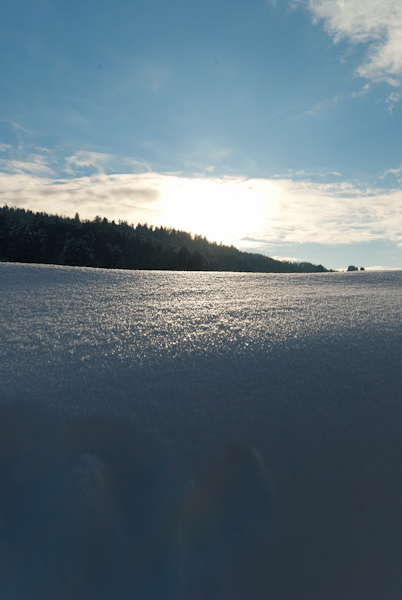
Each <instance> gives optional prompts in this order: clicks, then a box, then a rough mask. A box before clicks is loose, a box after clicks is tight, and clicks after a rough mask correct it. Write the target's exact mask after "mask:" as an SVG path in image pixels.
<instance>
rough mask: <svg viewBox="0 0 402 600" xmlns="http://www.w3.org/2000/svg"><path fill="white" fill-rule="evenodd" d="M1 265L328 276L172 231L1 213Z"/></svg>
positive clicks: (299, 264)
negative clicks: (5, 263)
mask: <svg viewBox="0 0 402 600" xmlns="http://www.w3.org/2000/svg"><path fill="white" fill-rule="evenodd" d="M0 261H2V262H4V261H8V262H24V263H42V264H55V265H70V266H80V267H100V268H106V269H149V270H172V271H244V272H254V273H317V272H328V269H326V268H325V267H323V266H322V265H313V264H312V263H309V262H289V261H279V260H275V259H273V258H270V257H268V256H264V255H262V254H254V253H250V252H242V251H240V250H238V249H237V248H235V247H234V246H225V245H223V244H217V243H216V242H209V241H208V240H207V239H206V237H205V236H204V237H203V236H201V235H194V236H192V235H191V234H190V233H187V232H185V231H180V230H177V229H173V228H170V227H153V226H150V225H147V224H144V225H141V224H138V225H129V224H128V223H127V222H126V221H118V222H117V223H116V222H115V221H108V219H106V218H103V219H102V218H101V217H99V216H97V217H95V218H94V219H93V220H92V221H90V220H81V219H80V217H79V215H78V213H77V214H76V215H75V217H74V218H70V217H63V216H59V215H49V214H47V213H44V212H36V213H35V212H32V211H30V210H25V209H23V208H13V207H8V206H7V205H5V206H3V207H2V208H0Z"/></svg>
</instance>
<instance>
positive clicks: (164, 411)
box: [0, 263, 402, 600]
mask: <svg viewBox="0 0 402 600" xmlns="http://www.w3.org/2000/svg"><path fill="white" fill-rule="evenodd" d="M401 287H402V273H401V272H367V271H366V272H358V273H328V274H308V275H307V274H304V275H274V274H261V275H260V274H245V273H203V272H200V273H196V272H193V273H179V272H149V271H143V272H141V271H136V272H130V271H110V270H102V269H97V270H95V269H86V268H74V267H58V266H44V265H23V264H10V263H2V264H0V321H1V323H0V326H1V329H0V331H1V333H0V360H1V373H0V386H1V388H0V389H1V399H2V407H0V408H1V410H2V413H1V415H0V416H1V422H2V432H3V433H2V436H1V439H2V440H3V441H2V447H1V458H0V461H1V462H0V465H1V475H0V476H1V478H2V481H3V483H4V482H5V484H6V486H5V487H6V488H7V489H11V488H12V489H13V492H12V493H13V494H14V496H12V497H11V496H10V497H8V496H7V494H6V495H5V499H3V503H2V508H1V510H2V514H3V520H2V523H3V525H2V529H1V531H2V534H1V536H2V537H1V539H0V554H1V556H2V558H3V565H5V566H4V567H3V570H0V597H2V598H3V597H4V598H13V599H14V598H17V600H20V599H21V600H22V599H25V598H27V599H31V598H35V599H36V598H41V599H42V598H56V597H57V598H60V599H61V598H64V597H65V598H66V599H67V598H69V599H70V598H82V599H87V598H88V599H89V598H91V599H92V598H94V599H95V598H96V599H98V598H105V599H106V598H107V599H109V598H110V599H114V598H117V597H118V598H119V599H123V598H126V597H127V598H132V597H136V596H137V597H140V598H141V599H144V600H148V598H149V599H151V598H152V599H153V598H166V599H169V600H170V598H172V599H176V598H177V599H178V600H179V599H180V600H181V599H182V598H192V599H195V598H205V597H208V598H211V599H214V598H219V599H220V598H225V599H226V598H229V599H230V600H231V599H232V598H239V599H242V598H250V599H253V598H261V597H263V598H271V597H272V598H273V599H275V600H281V599H282V598H283V599H284V600H285V599H286V600H293V599H294V600H300V599H301V598H308V599H309V600H314V599H317V600H327V599H328V600H338V599H339V600H341V599H342V600H343V599H345V598H351V599H352V600H355V599H356V600H357V599H358V598H361V597H364V598H365V600H371V599H373V600H380V599H381V600H394V599H395V600H399V599H400V597H401V595H402V574H401V569H400V563H401V559H402V541H401V540H402V523H401V518H400V515H401V511H400V506H401V501H402V477H401V475H402V467H401V464H402V461H401V460H400V456H402V453H401V450H402V442H401V440H402V435H401V433H402V431H401V420H400V419H401V383H402V382H401V373H402V369H401V367H402V364H401V363H402V352H401V329H402V326H401V298H402V296H401ZM4 440H6V441H4ZM74 440H75V441H74ZM77 440H78V441H77ZM32 473H33V474H32ZM244 489H247V490H248V493H247V494H245V493H244ZM10 493H11V492H10ZM7 498H8V500H7ZM12 498H14V500H13V499H12ZM222 498H223V500H222ZM230 498H231V499H232V500H229V499H230ZM128 501H129V502H130V503H131V504H130V505H131V508H128V505H127V502H128ZM13 503H14V504H16V506H17V507H16V508H13V509H11V508H10V506H11V505H12V504H13ZM10 511H11V512H10ZM13 511H14V512H13ZM4 515H5V516H4ZM4 523H5V525H4ZM166 523H170V525H169V527H167V526H166ZM7 524H8V525H7ZM161 536H162V537H161ZM162 539H163V540H164V541H163V543H162V541H161V540H162ZM151 546H152V548H154V550H152V551H151V550H150V547H151ZM141 556H142V557H143V559H141V558H140V557H141ZM90 557H92V558H91V559H90ZM144 557H146V558H144ZM45 573H46V575H45ZM328 590H331V592H330V593H329V592H328ZM197 594H198V595H197Z"/></svg>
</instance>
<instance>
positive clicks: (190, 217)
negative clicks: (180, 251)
mask: <svg viewBox="0 0 402 600" xmlns="http://www.w3.org/2000/svg"><path fill="white" fill-rule="evenodd" d="M160 208H161V209H162V210H163V212H164V213H165V216H166V219H167V221H168V222H169V224H170V225H171V226H172V227H175V228H176V229H181V230H184V231H188V232H190V233H192V234H199V235H203V236H206V237H207V238H208V240H209V241H212V242H222V243H224V244H229V245H230V244H235V243H236V242H237V240H240V239H241V238H243V237H245V236H247V235H248V234H250V233H252V232H256V231H258V230H260V228H261V224H262V222H263V221H264V220H265V218H266V209H265V207H264V201H263V198H262V197H261V196H260V194H258V192H256V191H255V190H254V189H253V187H252V186H251V185H247V184H246V183H245V182H244V181H242V180H239V179H230V178H228V179H214V178H209V179H190V178H175V181H174V182H173V181H172V185H171V186H169V188H167V189H166V188H165V190H164V193H163V198H162V199H161V203H160Z"/></svg>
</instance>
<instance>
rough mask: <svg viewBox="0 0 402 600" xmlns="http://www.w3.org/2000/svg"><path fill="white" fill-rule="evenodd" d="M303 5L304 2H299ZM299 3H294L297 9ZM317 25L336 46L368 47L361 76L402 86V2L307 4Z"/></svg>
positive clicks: (312, 0) (319, 0) (318, 0)
mask: <svg viewBox="0 0 402 600" xmlns="http://www.w3.org/2000/svg"><path fill="white" fill-rule="evenodd" d="M300 1H303V0H299V3H300ZM294 4H295V2H293V5H294ZM307 6H308V8H309V9H310V11H311V12H312V13H313V18H314V20H315V22H316V23H318V22H320V21H323V22H324V27H325V29H326V30H327V31H328V33H329V34H330V35H331V36H332V37H333V38H334V41H335V42H339V41H340V40H342V39H344V40H347V41H349V42H350V43H352V44H367V51H366V55H365V60H364V62H363V64H361V65H360V66H359V67H358V69H357V74H358V75H360V76H361V77H366V78H367V79H369V80H372V81H387V82H388V83H389V84H391V85H394V86H398V85H400V83H401V76H402V3H401V1H400V0H307Z"/></svg>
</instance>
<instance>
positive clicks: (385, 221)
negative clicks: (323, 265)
mask: <svg viewBox="0 0 402 600" xmlns="http://www.w3.org/2000/svg"><path fill="white" fill-rule="evenodd" d="M26 171H27V169H26V170H25V171H23V169H20V171H19V172H14V173H2V174H0V202H1V203H7V204H8V205H9V206H19V207H24V208H29V209H31V210H34V211H46V212H49V213H58V214H64V215H70V216H73V215H74V214H75V213H76V212H79V214H80V216H81V218H84V219H85V218H87V219H93V218H94V217H95V216H96V215H100V216H106V217H107V218H109V219H115V220H119V219H122V220H126V221H128V222H130V223H131V222H134V223H137V222H148V223H149V224H153V225H166V226H172V227H176V228H179V229H184V230H186V231H191V232H192V233H200V234H202V235H206V236H207V237H208V238H209V239H211V240H216V241H222V242H224V243H229V244H234V245H235V246H238V247H243V248H245V247H250V243H251V244H252V245H253V246H254V247H258V249H259V250H262V249H263V248H264V247H265V248H266V251H267V252H268V253H269V245H270V244H278V243H281V242H285V243H289V242H290V243H306V242H317V243H321V244H346V243H347V244H351V243H359V242H369V241H374V240H387V241H389V242H394V243H396V244H398V245H401V246H402V190H400V189H392V190H386V189H382V188H379V189H374V188H367V187H364V186H359V185H356V184H353V183H350V182H341V183H332V184H324V183H321V184H318V183H313V182H311V181H306V180H304V181H303V180H302V181H300V180H299V181H295V180H291V179H253V180H248V179H244V178H234V177H230V178H229V177H227V178H217V177H209V178H207V177H204V178H202V177H198V178H196V177H194V178H189V177H182V176H179V175H172V174H170V175H168V174H160V173H151V172H149V173H136V174H135V173H134V174H133V173H125V174H121V173H120V174H109V175H107V174H105V173H95V174H93V175H91V176H82V177H73V178H70V179H57V180H56V179H54V178H50V177H45V176H39V174H35V173H28V172H26Z"/></svg>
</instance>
